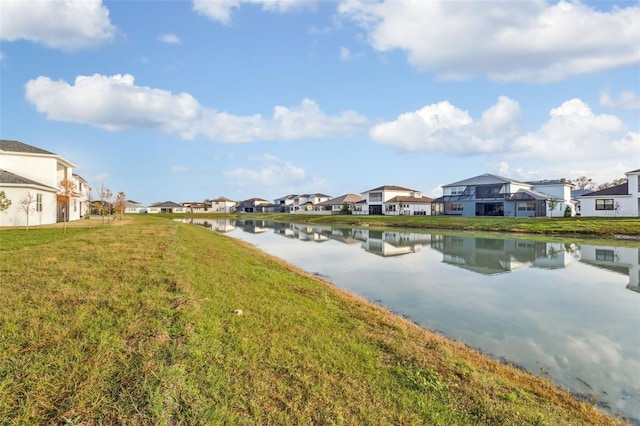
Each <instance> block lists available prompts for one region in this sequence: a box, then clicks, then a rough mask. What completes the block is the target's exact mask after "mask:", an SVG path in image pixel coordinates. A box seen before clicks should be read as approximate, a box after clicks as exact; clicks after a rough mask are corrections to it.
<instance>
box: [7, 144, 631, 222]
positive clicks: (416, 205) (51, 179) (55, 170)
mask: <svg viewBox="0 0 640 426" xmlns="http://www.w3.org/2000/svg"><path fill="white" fill-rule="evenodd" d="M75 167H76V166H75V164H74V163H72V162H71V161H69V160H67V159H65V158H63V157H61V156H59V155H58V154H55V153H53V152H49V151H47V150H44V149H42V148H38V147H35V146H31V145H28V144H26V143H23V142H19V141H13V140H0V226H29V225H47V224H52V223H56V222H61V221H63V220H69V221H73V220H78V219H81V218H83V217H86V216H87V215H90V214H100V213H104V211H105V209H106V211H108V212H113V211H114V210H115V209H116V208H118V209H119V210H120V212H121V213H129V214H144V213H147V214H154V213H289V214H315V215H331V214H353V215H409V216H416V215H421V216H430V215H457V216H503V217H549V216H551V217H573V216H576V215H581V216H593V217H597V216H626V217H638V216H639V212H640V178H639V176H640V169H636V170H632V171H629V172H627V173H626V182H624V183H621V184H619V185H615V186H611V187H608V188H605V189H601V190H595V191H594V190H588V189H582V190H579V189H576V187H575V185H574V184H573V183H572V182H570V181H566V180H539V181H531V182H521V181H517V180H514V179H510V178H507V177H502V176H497V175H493V174H488V173H486V174H482V175H479V176H474V177H470V178H465V179H462V180H459V181H457V182H452V183H450V184H447V185H443V186H442V190H443V195H442V196H440V197H438V198H435V199H433V198H430V197H427V196H425V195H424V194H423V193H422V191H420V190H417V189H411V188H406V187H403V186H397V185H383V186H377V187H375V188H372V189H369V190H366V191H363V192H360V193H348V194H342V195H339V196H331V195H327V194H323V193H307V194H286V195H283V196H282V197H280V198H277V199H275V200H266V199H264V198H259V197H254V198H250V199H247V200H240V201H237V200H231V199H229V198H226V197H223V196H219V197H217V198H205V199H204V200H202V201H187V202H184V201H183V202H174V201H162V202H155V203H152V204H149V205H144V204H142V203H139V202H136V201H134V200H130V199H117V197H116V198H113V197H112V196H113V194H110V193H109V197H108V199H105V197H104V196H103V197H100V199H99V200H96V199H95V197H93V196H92V187H91V186H90V185H89V183H88V182H87V181H86V180H85V179H83V178H82V177H81V176H79V175H77V174H75V173H73V169H74V168H75ZM65 188H67V189H66V190H65ZM68 188H71V191H69V189H68Z"/></svg>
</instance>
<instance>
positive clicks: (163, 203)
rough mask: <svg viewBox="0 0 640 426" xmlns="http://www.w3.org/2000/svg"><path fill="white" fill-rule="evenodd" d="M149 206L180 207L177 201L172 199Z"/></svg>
mask: <svg viewBox="0 0 640 426" xmlns="http://www.w3.org/2000/svg"><path fill="white" fill-rule="evenodd" d="M149 207H182V206H181V205H180V204H178V203H174V202H173V201H163V202H159V203H153V204H151V205H150V206H149Z"/></svg>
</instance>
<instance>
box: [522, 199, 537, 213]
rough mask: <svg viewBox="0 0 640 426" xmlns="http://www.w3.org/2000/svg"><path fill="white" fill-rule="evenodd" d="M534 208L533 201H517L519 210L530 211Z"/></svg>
mask: <svg viewBox="0 0 640 426" xmlns="http://www.w3.org/2000/svg"><path fill="white" fill-rule="evenodd" d="M535 209H536V203H535V202H533V201H524V202H519V203H518V211H519V212H532V211H535Z"/></svg>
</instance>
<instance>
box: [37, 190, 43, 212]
mask: <svg viewBox="0 0 640 426" xmlns="http://www.w3.org/2000/svg"><path fill="white" fill-rule="evenodd" d="M36 211H37V212H41V211H42V194H36Z"/></svg>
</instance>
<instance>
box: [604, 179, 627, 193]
mask: <svg viewBox="0 0 640 426" xmlns="http://www.w3.org/2000/svg"><path fill="white" fill-rule="evenodd" d="M626 182H627V178H626V177H624V178H620V179H614V180H613V181H611V182H606V183H603V184H602V185H600V186H598V191H600V190H601V189H607V188H611V187H612V186H618V185H622V184H623V183H626Z"/></svg>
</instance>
